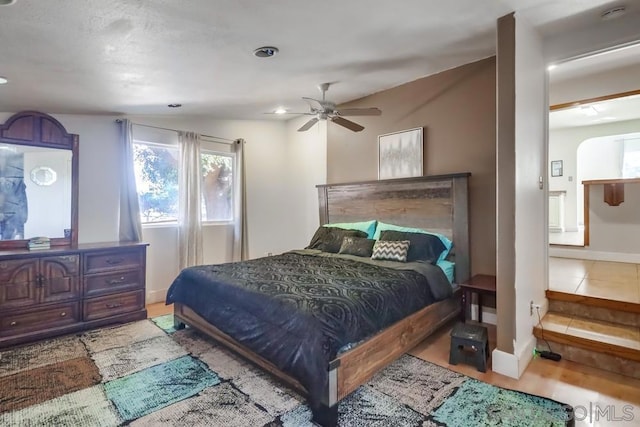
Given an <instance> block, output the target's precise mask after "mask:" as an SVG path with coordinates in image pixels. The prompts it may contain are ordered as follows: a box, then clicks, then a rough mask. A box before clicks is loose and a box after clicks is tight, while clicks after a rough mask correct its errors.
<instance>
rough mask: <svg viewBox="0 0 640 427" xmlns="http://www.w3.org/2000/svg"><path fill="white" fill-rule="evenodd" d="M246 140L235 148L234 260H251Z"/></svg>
mask: <svg viewBox="0 0 640 427" xmlns="http://www.w3.org/2000/svg"><path fill="white" fill-rule="evenodd" d="M244 145H245V141H244V139H236V140H235V141H234V144H233V147H234V151H235V153H236V164H235V168H236V181H235V188H234V193H235V196H236V197H235V206H234V209H233V215H234V218H233V223H234V230H233V260H234V261H244V260H247V259H249V242H248V238H247V192H246V179H245V166H244Z"/></svg>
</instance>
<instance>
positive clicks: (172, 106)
mask: <svg viewBox="0 0 640 427" xmlns="http://www.w3.org/2000/svg"><path fill="white" fill-rule="evenodd" d="M167 107H169V108H180V107H182V104H169V105H167Z"/></svg>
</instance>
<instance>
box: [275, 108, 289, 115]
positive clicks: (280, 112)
mask: <svg viewBox="0 0 640 427" xmlns="http://www.w3.org/2000/svg"><path fill="white" fill-rule="evenodd" d="M286 112H287V109H286V108H284V107H278V108H276V111H274V113H275V114H286Z"/></svg>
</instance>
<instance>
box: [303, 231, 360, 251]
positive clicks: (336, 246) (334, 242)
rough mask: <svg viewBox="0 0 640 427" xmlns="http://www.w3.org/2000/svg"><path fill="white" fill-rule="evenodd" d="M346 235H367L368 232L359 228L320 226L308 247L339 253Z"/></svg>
mask: <svg viewBox="0 0 640 427" xmlns="http://www.w3.org/2000/svg"><path fill="white" fill-rule="evenodd" d="M345 237H367V233H365V232H363V231H358V230H345V229H342V228H336V227H322V226H321V227H318V229H317V230H316V232H315V234H314V235H313V237H312V238H311V242H310V243H309V246H307V249H318V250H321V251H322V252H331V253H334V254H335V253H338V251H339V250H340V247H341V246H342V241H343V240H344V238H345Z"/></svg>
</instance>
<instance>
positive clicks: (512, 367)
mask: <svg viewBox="0 0 640 427" xmlns="http://www.w3.org/2000/svg"><path fill="white" fill-rule="evenodd" d="M491 366H492V370H493V372H497V373H498V374H502V375H506V376H507V377H511V378H515V379H518V378H520V375H519V373H520V369H518V358H517V357H516V355H515V354H511V353H507V352H504V351H502V350H498V349H497V348H496V349H495V350H493V351H492V352H491Z"/></svg>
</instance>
